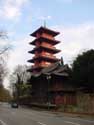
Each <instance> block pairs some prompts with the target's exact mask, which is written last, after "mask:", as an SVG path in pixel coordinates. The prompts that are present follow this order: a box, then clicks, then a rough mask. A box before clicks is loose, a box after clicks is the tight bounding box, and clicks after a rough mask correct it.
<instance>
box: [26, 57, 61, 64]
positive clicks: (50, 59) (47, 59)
mask: <svg viewBox="0 0 94 125" xmlns="http://www.w3.org/2000/svg"><path fill="white" fill-rule="evenodd" d="M36 60H38V61H41V60H44V61H48V62H53V63H54V62H57V61H59V59H57V58H50V57H45V56H40V57H37V58H33V59H30V60H28V62H30V63H34V61H36Z"/></svg>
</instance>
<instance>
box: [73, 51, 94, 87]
mask: <svg viewBox="0 0 94 125" xmlns="http://www.w3.org/2000/svg"><path fill="white" fill-rule="evenodd" d="M72 80H73V81H74V83H76V84H77V85H84V86H87V87H94V50H88V51H86V52H83V53H82V54H80V55H78V57H77V58H76V59H75V60H74V62H73V64H72Z"/></svg>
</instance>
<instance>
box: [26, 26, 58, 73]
mask: <svg viewBox="0 0 94 125" xmlns="http://www.w3.org/2000/svg"><path fill="white" fill-rule="evenodd" d="M58 34H59V32H56V31H53V30H51V29H48V28H46V27H42V26H41V27H40V28H38V29H37V30H36V31H34V32H33V33H32V34H30V35H31V36H33V37H35V39H34V40H33V41H32V42H30V44H31V45H34V46H35V47H34V48H33V50H31V51H29V53H31V54H34V56H33V58H32V59H30V60H28V62H30V63H33V65H32V67H31V69H30V70H29V71H31V72H33V73H39V72H40V71H41V70H42V69H43V68H45V67H48V66H50V65H52V64H54V63H55V62H57V61H59V59H58V58H56V56H55V54H57V53H58V52H60V50H58V49H56V47H55V45H56V44H58V43H60V41H58V40H56V39H55V36H57V35H58Z"/></svg>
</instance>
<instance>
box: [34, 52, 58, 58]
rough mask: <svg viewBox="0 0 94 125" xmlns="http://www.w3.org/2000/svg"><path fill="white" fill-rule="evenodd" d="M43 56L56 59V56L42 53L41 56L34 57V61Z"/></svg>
mask: <svg viewBox="0 0 94 125" xmlns="http://www.w3.org/2000/svg"><path fill="white" fill-rule="evenodd" d="M41 56H43V57H49V58H54V59H56V56H53V55H48V54H43V53H40V54H37V55H35V56H34V57H33V59H34V58H37V57H41Z"/></svg>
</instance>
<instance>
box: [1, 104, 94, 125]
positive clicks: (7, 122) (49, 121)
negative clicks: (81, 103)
mask: <svg viewBox="0 0 94 125" xmlns="http://www.w3.org/2000/svg"><path fill="white" fill-rule="evenodd" d="M0 125H94V120H88V119H87V120H86V119H81V118H77V117H74V118H73V117H66V116H63V115H61V114H53V113H50V112H45V111H35V110H32V109H26V108H18V109H13V108H11V107H10V106H9V105H0Z"/></svg>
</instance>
